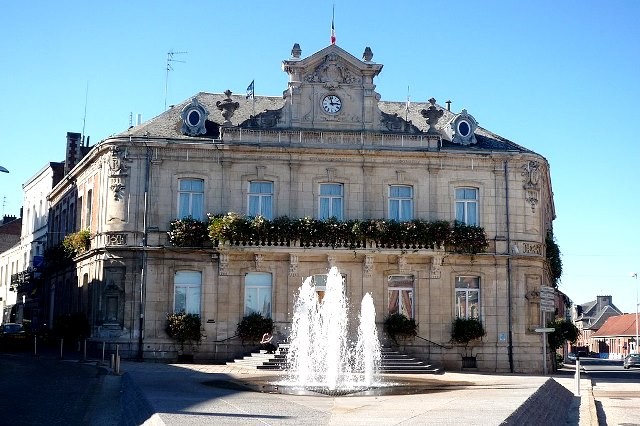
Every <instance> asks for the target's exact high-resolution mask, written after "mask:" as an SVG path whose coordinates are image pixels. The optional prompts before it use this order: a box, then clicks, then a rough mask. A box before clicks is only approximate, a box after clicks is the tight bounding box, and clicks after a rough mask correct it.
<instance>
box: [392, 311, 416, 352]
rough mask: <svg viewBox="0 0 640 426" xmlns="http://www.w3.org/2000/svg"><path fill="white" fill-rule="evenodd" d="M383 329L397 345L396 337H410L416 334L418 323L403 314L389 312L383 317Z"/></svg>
mask: <svg viewBox="0 0 640 426" xmlns="http://www.w3.org/2000/svg"><path fill="white" fill-rule="evenodd" d="M383 327H384V331H385V332H386V333H387V335H389V337H390V338H391V340H393V342H394V343H395V344H396V345H397V344H398V339H411V338H413V337H415V336H416V335H417V334H418V331H417V330H418V324H416V320H414V319H413V318H407V317H406V316H405V315H403V314H391V315H389V316H388V317H386V318H385V319H384V325H383Z"/></svg>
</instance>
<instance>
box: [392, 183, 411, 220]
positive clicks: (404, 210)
mask: <svg viewBox="0 0 640 426" xmlns="http://www.w3.org/2000/svg"><path fill="white" fill-rule="evenodd" d="M389 219H392V220H397V221H400V222H403V221H408V220H412V219H413V187H411V186H406V185H391V186H389Z"/></svg>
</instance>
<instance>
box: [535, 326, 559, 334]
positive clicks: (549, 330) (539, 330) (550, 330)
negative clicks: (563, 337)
mask: <svg viewBox="0 0 640 426" xmlns="http://www.w3.org/2000/svg"><path fill="white" fill-rule="evenodd" d="M554 331H556V329H555V328H553V327H545V328H536V333H553V332H554Z"/></svg>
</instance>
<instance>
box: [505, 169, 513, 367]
mask: <svg viewBox="0 0 640 426" xmlns="http://www.w3.org/2000/svg"><path fill="white" fill-rule="evenodd" d="M508 171H509V169H508V166H507V161H506V160H505V161H504V194H505V204H506V208H505V212H506V214H507V221H506V225H507V315H508V318H507V323H508V325H509V343H508V346H507V348H508V352H509V371H510V372H511V373H513V329H512V324H511V309H512V307H511V226H510V224H509V175H508Z"/></svg>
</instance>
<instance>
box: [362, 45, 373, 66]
mask: <svg viewBox="0 0 640 426" xmlns="http://www.w3.org/2000/svg"><path fill="white" fill-rule="evenodd" d="M362 59H363V60H364V61H365V62H371V60H372V59H373V52H372V51H371V48H370V47H369V46H367V47H365V48H364V52H363V53H362Z"/></svg>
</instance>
